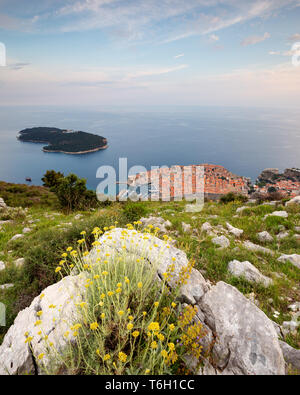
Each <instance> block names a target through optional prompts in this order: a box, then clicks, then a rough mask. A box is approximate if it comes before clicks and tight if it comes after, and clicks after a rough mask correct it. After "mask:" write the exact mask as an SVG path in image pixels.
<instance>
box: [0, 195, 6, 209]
mask: <svg viewBox="0 0 300 395" xmlns="http://www.w3.org/2000/svg"><path fill="white" fill-rule="evenodd" d="M5 208H7V205H6V203H5V201H4V200H3V199H2V198H1V197H0V211H1V210H3V209H5Z"/></svg>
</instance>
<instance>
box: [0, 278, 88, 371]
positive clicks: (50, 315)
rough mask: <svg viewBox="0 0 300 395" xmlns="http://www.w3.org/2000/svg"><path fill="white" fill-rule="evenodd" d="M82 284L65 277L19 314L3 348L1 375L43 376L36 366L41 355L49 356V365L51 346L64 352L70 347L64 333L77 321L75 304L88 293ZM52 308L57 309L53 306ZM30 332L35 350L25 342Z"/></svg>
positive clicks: (0, 358) (0, 348)
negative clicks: (38, 323) (48, 348)
mask: <svg viewBox="0 0 300 395" xmlns="http://www.w3.org/2000/svg"><path fill="white" fill-rule="evenodd" d="M82 284H83V280H82V278H81V277H80V276H68V277H65V278H64V279H62V280H61V281H59V282H58V283H56V284H54V285H51V286H50V287H48V288H46V289H45V290H44V291H43V293H42V295H44V296H43V297H41V296H38V297H36V298H35V299H34V300H33V302H32V303H31V305H30V306H29V307H27V308H26V309H25V310H22V311H21V312H20V313H19V314H18V316H17V318H16V319H15V322H14V325H12V326H11V327H10V329H9V330H8V332H7V334H6V335H5V338H4V341H3V343H2V345H1V346H0V375H1V374H2V375H3V374H9V375H16V374H18V375H20V374H34V373H36V374H38V373H41V372H40V371H39V370H38V368H37V365H36V363H35V361H36V358H37V357H38V355H40V354H42V353H45V357H44V358H45V364H46V366H47V363H48V362H49V360H48V358H47V355H48V353H47V352H46V348H47V346H48V347H49V344H51V343H53V345H54V347H55V348H56V349H57V350H62V349H63V347H65V346H66V344H67V342H68V341H69V340H70V337H68V339H67V338H66V337H65V336H64V333H65V332H66V331H67V330H68V329H69V327H70V324H71V323H72V321H73V320H74V319H76V312H77V307H76V306H75V302H76V301H78V302H80V301H81V297H80V296H78V293H80V294H82V292H84V291H83V289H84V287H83V286H82ZM72 296H73V298H71V297H72ZM51 305H53V306H55V308H51V307H49V306H51ZM59 310H60V311H59ZM39 311H41V312H42V316H41V317H39V316H38V315H37V313H38V312H39ZM54 319H55V321H54ZM38 320H41V321H42V324H41V325H35V323H36V322H37V321H38ZM40 331H42V332H43V334H42V335H39V334H38V333H39V332H40ZM26 332H28V336H31V337H33V339H32V342H31V348H30V347H29V345H28V343H25V340H26V337H25V333H26ZM45 335H47V336H48V339H47V340H46V341H45V340H43V336H45ZM70 336H71V335H70Z"/></svg>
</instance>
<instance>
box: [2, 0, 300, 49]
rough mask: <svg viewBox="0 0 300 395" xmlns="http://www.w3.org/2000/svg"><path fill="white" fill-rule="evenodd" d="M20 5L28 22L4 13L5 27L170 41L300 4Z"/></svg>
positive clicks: (61, 1)
mask: <svg viewBox="0 0 300 395" xmlns="http://www.w3.org/2000/svg"><path fill="white" fill-rule="evenodd" d="M11 1H12V3H15V2H16V1H17V0H11ZM19 2H20V4H23V8H24V7H25V5H26V8H24V9H26V13H25V15H26V18H25V17H24V18H23V20H18V18H13V17H8V16H6V17H5V16H2V17H1V15H0V26H1V27H2V28H5V29H6V28H13V29H14V28H15V29H19V30H22V28H24V26H25V25H26V26H27V27H28V26H31V27H32V29H35V31H45V30H47V31H49V30H50V31H53V32H56V33H57V32H73V31H88V30H106V31H108V32H110V33H112V34H114V35H115V36H117V35H118V34H119V35H120V37H121V38H122V37H123V38H125V39H132V40H145V39H147V40H152V41H158V42H160V43H169V42H173V41H177V40H181V39H185V38H187V37H191V36H195V35H211V37H212V39H213V38H216V37H217V35H216V34H214V33H216V32H218V31H219V30H222V29H225V28H227V27H230V26H233V25H236V24H239V23H243V22H246V21H248V20H251V19H255V18H266V17H270V16H272V15H273V14H275V13H279V12H280V10H281V9H284V8H285V7H287V6H292V5H296V4H297V3H298V0H247V1H246V0H245V1H238V0H189V1H183V0H147V1H145V0H130V1H125V0H123V1H121V0H76V1H69V0H51V1H49V0H40V1H37V0H33V1H32V3H30V4H29V5H27V4H28V0H26V1H24V0H19ZM34 5H36V7H34ZM35 9H36V10H35ZM1 18H2V19H3V21H2V20H1ZM10 18H11V19H10Z"/></svg>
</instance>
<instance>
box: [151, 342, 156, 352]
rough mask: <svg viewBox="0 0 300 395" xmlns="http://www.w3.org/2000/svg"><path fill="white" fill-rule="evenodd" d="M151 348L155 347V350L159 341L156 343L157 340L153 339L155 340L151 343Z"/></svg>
mask: <svg viewBox="0 0 300 395" xmlns="http://www.w3.org/2000/svg"><path fill="white" fill-rule="evenodd" d="M151 348H153V349H154V350H155V349H156V348H157V343H156V341H153V342H152V343H151Z"/></svg>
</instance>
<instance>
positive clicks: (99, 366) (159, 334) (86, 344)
mask: <svg viewBox="0 0 300 395" xmlns="http://www.w3.org/2000/svg"><path fill="white" fill-rule="evenodd" d="M128 227H129V228H131V229H133V227H131V226H128ZM101 233H102V231H101V230H100V229H99V228H98V227H96V228H95V229H94V230H93V234H94V236H95V243H94V245H95V246H96V245H97V243H98V244H99V242H98V241H97V240H98V238H99V236H100V234H101ZM150 233H151V230H150V229H149V230H147V232H146V233H145V234H144V237H147V238H148V237H149V236H147V235H148V234H150ZM85 235H86V234H85V232H82V236H83V238H82V239H80V240H79V241H78V242H79V244H80V245H81V246H83V247H82V248H80V249H79V251H78V250H76V251H74V250H71V249H70V248H68V249H67V250H66V252H65V253H63V254H62V257H63V261H61V262H60V266H58V267H57V268H56V272H58V273H60V274H61V273H63V274H62V276H63V275H65V274H67V275H68V274H69V272H70V270H75V271H76V272H78V273H82V281H83V283H84V284H85V287H86V289H87V291H86V294H85V295H84V296H83V297H82V298H80V299H79V300H78V299H77V300H78V302H77V308H78V312H79V314H78V316H79V318H77V320H76V322H73V323H72V326H71V328H70V331H67V332H65V333H64V337H66V338H69V337H71V336H74V337H75V339H76V347H74V345H73V344H71V343H69V347H68V348H67V349H66V350H65V353H64V355H63V357H62V358H61V357H60V358H59V360H60V369H62V370H64V371H66V372H68V374H73V375H74V374H110V375H111V374H148V373H150V372H151V374H176V373H177V372H178V369H181V370H183V369H184V367H185V363H184V357H186V356H187V355H191V356H194V357H196V358H197V359H198V360H199V358H200V355H201V350H202V347H201V339H202V338H203V337H204V336H205V332H204V330H203V326H202V324H201V323H200V322H197V323H193V322H192V318H193V317H194V316H195V315H196V312H197V309H196V308H194V307H192V306H188V307H182V306H181V305H180V304H179V303H178V302H177V296H178V292H179V288H180V287H181V286H182V285H183V284H184V283H185V281H186V279H187V276H188V275H189V274H188V273H189V272H188V270H189V266H190V265H188V267H187V268H185V270H182V273H181V274H180V276H179V280H178V285H177V289H175V290H174V291H173V292H172V293H170V291H169V287H168V285H167V280H168V278H169V277H171V276H172V268H170V270H169V271H168V272H166V273H165V276H164V280H163V281H162V282H160V283H157V282H155V277H156V270H157V266H158V265H159V262H158V261H157V263H156V264H155V263H154V264H153V265H151V266H149V265H147V264H143V262H142V261H143V260H144V259H146V258H144V257H141V256H140V255H137V256H133V255H131V256H128V255H127V253H126V251H124V252H120V253H119V254H114V256H112V257H111V256H110V255H109V254H106V256H105V259H104V260H103V261H102V263H101V265H93V264H88V263H87V262H86V260H84V257H85V255H86V254H87V253H88V252H87V250H86V247H85ZM123 237H124V239H125V238H129V237H130V236H129V235H128V233H127V231H126V230H124V231H123ZM147 246H148V243H147ZM152 247H153V248H155V245H153V246H152ZM97 256H98V258H96V259H99V260H100V259H101V258H100V256H101V250H100V249H99V250H98V255H97ZM174 259H175V258H174ZM171 266H172V265H171ZM70 268H72V269H70ZM99 301H100V302H99ZM43 341H45V342H46V344H45V345H46V348H47V346H48V339H46V340H43ZM178 343H179V344H178ZM192 344H193V347H191V345H192ZM50 349H51V348H50ZM50 356H51V357H52V358H53V359H54V361H53V363H51V366H54V367H55V366H57V364H56V363H55V359H56V358H57V350H53V348H52V349H51V351H50ZM43 357H44V356H43V354H42V355H40V356H38V355H37V356H36V360H38V361H40V366H41V368H43ZM61 362H63V366H61V365H62V363H61ZM46 373H51V374H57V371H55V369H54V371H51V372H49V371H46Z"/></svg>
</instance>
